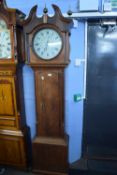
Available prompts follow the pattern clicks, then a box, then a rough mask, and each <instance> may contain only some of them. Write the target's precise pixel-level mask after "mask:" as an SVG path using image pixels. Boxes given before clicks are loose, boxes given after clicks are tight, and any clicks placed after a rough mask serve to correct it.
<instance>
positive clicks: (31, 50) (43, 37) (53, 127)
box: [22, 5, 72, 175]
mask: <svg viewBox="0 0 117 175" xmlns="http://www.w3.org/2000/svg"><path fill="white" fill-rule="evenodd" d="M36 9H37V6H34V7H33V8H32V10H31V12H30V15H29V17H28V18H27V19H26V20H24V21H23V22H22V26H23V30H24V39H25V45H24V48H25V58H26V63H27V64H28V65H30V66H31V67H32V68H33V70H34V76H35V96H36V114H37V117H36V136H35V138H34V140H33V142H32V145H33V172H34V173H38V174H49V175H51V174H54V175H58V174H67V173H68V137H67V135H66V134H65V128H64V69H65V67H66V66H67V65H68V64H69V30H70V28H71V26H72V21H71V19H66V18H64V17H63V16H62V14H61V11H60V9H59V8H58V7H57V6H56V5H53V9H54V12H55V15H54V16H53V17H49V16H48V15H47V14H46V13H45V14H43V16H42V17H40V18H38V17H37V16H36Z"/></svg>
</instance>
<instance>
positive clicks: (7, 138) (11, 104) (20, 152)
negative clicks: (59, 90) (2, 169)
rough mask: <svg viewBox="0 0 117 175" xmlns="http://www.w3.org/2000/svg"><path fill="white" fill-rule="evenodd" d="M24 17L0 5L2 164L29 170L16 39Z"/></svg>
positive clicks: (0, 132) (0, 162)
mask: <svg viewBox="0 0 117 175" xmlns="http://www.w3.org/2000/svg"><path fill="white" fill-rule="evenodd" d="M20 17H21V18H22V17H24V14H23V13H21V12H20V11H18V10H15V9H9V8H7V6H6V2H5V0H1V1H0V164H2V165H12V166H15V167H20V168H26V167H27V154H26V152H27V148H26V138H27V133H28V132H27V131H28V128H27V126H26V121H25V111H24V101H23V81H22V66H19V64H18V50H17V44H18V46H19V44H20V43H18V42H17V39H16V34H17V32H18V33H19V34H20V32H19V31H20V30H18V26H17V19H19V18H20Z"/></svg>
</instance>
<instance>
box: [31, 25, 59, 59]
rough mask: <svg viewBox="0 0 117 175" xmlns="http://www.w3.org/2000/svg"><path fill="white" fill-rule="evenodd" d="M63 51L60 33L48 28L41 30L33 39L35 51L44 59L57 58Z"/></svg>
mask: <svg viewBox="0 0 117 175" xmlns="http://www.w3.org/2000/svg"><path fill="white" fill-rule="evenodd" d="M61 49H62V38H61V36H60V35H59V33H58V32H56V31H55V30H53V29H50V28H46V29H42V30H39V31H38V32H37V33H36V34H35V35H34V38H33V50H34V52H35V53H36V55H37V56H39V57H40V58H42V59H45V60H50V59H52V58H54V57H56V56H57V55H58V54H59V53H60V51H61Z"/></svg>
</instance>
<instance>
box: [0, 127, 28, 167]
mask: <svg viewBox="0 0 117 175" xmlns="http://www.w3.org/2000/svg"><path fill="white" fill-rule="evenodd" d="M27 132H28V128H26V129H25V131H23V132H22V131H20V130H17V131H11V130H3V129H2V130H1V129H0V164H2V165H10V166H14V167H16V168H21V169H27V165H28V162H27V154H26V151H27V150H26V140H27V137H28V133H27Z"/></svg>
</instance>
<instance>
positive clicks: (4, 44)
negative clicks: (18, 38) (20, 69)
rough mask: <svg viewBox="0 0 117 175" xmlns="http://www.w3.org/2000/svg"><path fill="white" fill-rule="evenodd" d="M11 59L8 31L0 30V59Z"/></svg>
mask: <svg viewBox="0 0 117 175" xmlns="http://www.w3.org/2000/svg"><path fill="white" fill-rule="evenodd" d="M11 57H12V56H11V37H10V30H8V29H6V30H0V59H3V58H5V59H10V58H11Z"/></svg>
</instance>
